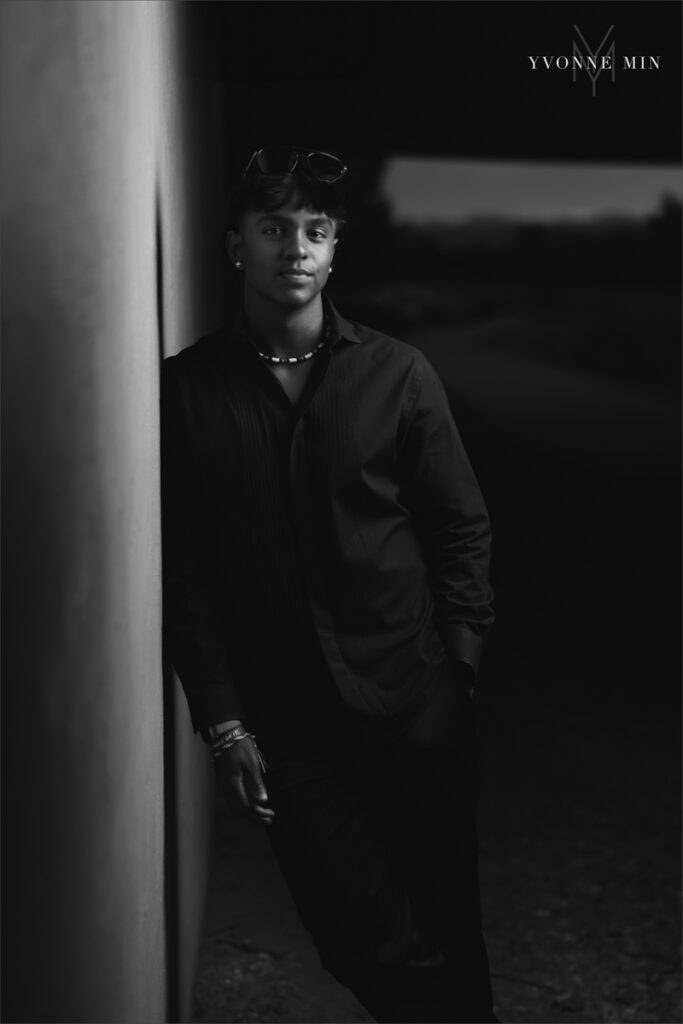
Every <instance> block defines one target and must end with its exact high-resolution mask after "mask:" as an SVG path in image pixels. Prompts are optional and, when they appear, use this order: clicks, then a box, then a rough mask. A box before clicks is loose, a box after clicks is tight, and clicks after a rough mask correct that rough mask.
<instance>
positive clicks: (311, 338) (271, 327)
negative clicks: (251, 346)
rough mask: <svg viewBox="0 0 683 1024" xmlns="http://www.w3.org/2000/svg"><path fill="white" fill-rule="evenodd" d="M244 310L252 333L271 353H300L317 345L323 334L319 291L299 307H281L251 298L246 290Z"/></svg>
mask: <svg viewBox="0 0 683 1024" xmlns="http://www.w3.org/2000/svg"><path fill="white" fill-rule="evenodd" d="M244 313H245V316H246V319H247V324H248V325H249V330H250V332H251V334H252V336H253V337H254V339H255V340H256V341H257V342H258V343H259V345H261V346H263V347H264V350H265V351H267V352H269V353H270V354H271V355H275V356H295V355H302V354H303V353H304V352H308V351H310V349H311V348H313V347H314V346H315V345H317V343H318V342H319V341H320V338H321V336H322V330H323V320H324V317H323V304H322V299H321V297H320V295H317V296H316V297H315V299H314V301H313V302H311V303H310V304H309V305H307V306H304V307H302V308H301V309H292V310H283V309H282V307H280V306H275V305H265V304H264V303H262V302H258V301H254V299H253V297H252V296H250V294H249V292H247V293H246V294H245V296H244Z"/></svg>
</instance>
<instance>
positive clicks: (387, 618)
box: [162, 149, 496, 1024]
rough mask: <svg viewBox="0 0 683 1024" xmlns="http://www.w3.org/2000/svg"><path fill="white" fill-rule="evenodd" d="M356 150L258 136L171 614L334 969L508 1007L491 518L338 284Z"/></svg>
mask: <svg viewBox="0 0 683 1024" xmlns="http://www.w3.org/2000/svg"><path fill="white" fill-rule="evenodd" d="M345 172H346V168H345V166H344V164H343V163H342V162H341V161H340V160H338V159H337V158H336V157H334V156H330V155H329V154H325V153H318V152H310V151H305V150H304V151H302V150H299V149H291V150H288V149H277V150H270V149H262V150H259V151H258V152H256V153H255V154H254V155H253V157H252V158H251V160H250V161H249V164H248V165H247V168H246V170H245V173H244V175H243V179H242V182H241V184H240V186H239V188H238V190H237V192H236V194H235V196H234V213H233V230H232V231H231V233H230V235H229V243H228V251H229V256H230V259H231V260H232V262H233V264H234V267H235V268H236V270H237V272H238V273H240V274H241V275H243V303H242V306H241V308H240V309H239V311H238V314H237V316H236V318H235V321H234V323H233V324H232V325H231V326H230V327H228V328H224V329H222V330H220V331H218V332H217V333H216V334H213V335H211V336H209V337H205V338H202V339H200V340H199V341H198V342H197V343H196V344H195V345H192V346H190V347H189V348H187V349H185V350H184V351H183V352H181V353H180V354H179V355H177V356H174V357H173V358H170V359H167V360H166V361H165V363H164V367H163V379H162V472H163V517H164V518H163V527H164V587H165V596H166V611H165V626H166V636H167V640H168V644H169V647H170V651H171V655H172V659H173V663H174V666H175V668H176V670H177V672H178V674H179V676H180V678H181V680H182V683H183V686H184V688H185V692H186V694H187V699H188V703H189V707H190V712H191V715H192V721H193V724H194V727H195V729H196V730H201V731H202V734H203V735H204V737H205V739H206V740H207V741H208V742H209V743H210V744H211V747H212V750H213V757H214V764H215V770H216V778H217V782H218V786H219V788H220V790H221V792H222V793H223V794H224V795H225V797H226V798H227V799H228V800H229V801H230V802H231V803H232V804H233V805H234V806H235V807H237V808H239V809H241V810H242V811H243V813H245V814H247V815H248V816H250V817H251V818H252V819H253V820H254V821H257V822H261V823H263V824H264V825H267V826H268V834H269V836H270V839H271V841H272V846H273V849H274V852H275V855H276V857H277V859H278V862H279V864H280V867H281V869H282V871H283V873H284V877H285V879H286V881H287V883H288V885H289V887H290V889H291V892H292V895H293V897H294V900H295V902H296V905H297V908H298V911H299V913H300V915H301V917H302V920H303V921H304V923H305V924H306V926H307V927H308V928H309V930H310V932H311V934H312V936H313V939H314V942H315V943H316V946H317V948H318V950H319V952H320V956H321V959H322V962H323V964H324V966H325V967H327V968H328V969H329V970H330V971H331V972H332V973H333V974H334V975H335V976H336V977H337V978H338V979H339V980H340V981H342V982H343V983H344V984H346V985H348V986H349V987H350V988H351V989H352V990H353V991H354V992H355V994H356V995H357V996H358V998H359V999H360V1000H361V1002H362V1003H363V1004H364V1005H365V1006H366V1007H367V1008H368V1010H369V1011H370V1013H371V1014H372V1015H373V1016H374V1017H375V1018H376V1019H377V1020H378V1021H391V1022H398V1021H406V1022H407V1021H432V1022H436V1021H449V1022H455V1021H467V1022H469V1024H473V1022H475V1021H494V1020H495V1019H496V1018H495V1017H494V1015H493V1010H492V1002H491V989H490V981H489V970H488V963H487V957H486V951H485V947H484V942H483V938H482V933H481V922H480V909H479V893H478V882H477V852H476V835H475V799H476V747H475V722H474V710H473V698H472V691H473V687H474V681H475V677H476V671H477V665H478V662H479V656H480V650H481V644H482V637H483V635H484V633H485V632H486V631H487V629H488V628H489V627H490V625H491V623H492V621H493V615H492V612H491V597H492V595H491V589H490V587H489V584H488V578H487V574H488V562H489V540H490V536H489V523H488V518H487V513H486V509H485V506H484V502H483V500H482V497H481V494H480V491H479V488H478V486H477V482H476V480H475V477H474V474H473V472H472V469H471V466H470V464H469V461H468V459H467V456H466V454H465V451H464V449H463V446H462V443H461V440H460V437H459V435H458V432H457V429H456V427H455V425H454V422H453V419H452V416H451V413H450V410H449V406H448V402H447V399H446V395H445V392H444V389H443V387H442V385H441V383H440V381H439V379H438V378H437V376H436V374H435V372H434V370H433V369H432V367H431V366H430V364H429V363H428V362H427V360H426V359H425V357H424V356H423V355H422V354H421V353H420V352H419V351H418V350H416V349H414V348H412V347H410V346H408V345H405V344H403V343H402V342H400V341H396V340H394V339H392V338H389V337H387V336H385V335H383V334H380V333H378V332H377V331H374V330H371V329H370V328H368V327H365V326H362V325H360V324H357V323H352V322H350V321H348V320H345V319H344V318H343V317H342V316H340V314H339V313H338V312H337V310H336V309H335V308H334V306H333V305H332V303H331V302H329V300H327V298H326V297H324V296H323V288H324V286H325V284H326V282H327V279H328V276H329V274H330V273H331V272H332V270H333V262H334V257H335V253H336V250H337V247H338V245H339V240H340V235H341V233H342V231H343V228H344V224H345V217H346V215H345V212H344V206H343V194H342V189H343V178H344V175H345ZM247 730H248V731H247Z"/></svg>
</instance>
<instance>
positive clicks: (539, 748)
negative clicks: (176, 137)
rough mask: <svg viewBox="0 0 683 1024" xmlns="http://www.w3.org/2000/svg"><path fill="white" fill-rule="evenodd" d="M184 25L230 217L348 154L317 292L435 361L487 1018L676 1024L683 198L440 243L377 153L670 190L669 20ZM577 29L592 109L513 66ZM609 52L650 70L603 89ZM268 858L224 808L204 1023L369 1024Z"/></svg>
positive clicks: (206, 8) (254, 7) (419, 15)
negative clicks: (308, 951) (459, 615)
mask: <svg viewBox="0 0 683 1024" xmlns="http://www.w3.org/2000/svg"><path fill="white" fill-rule="evenodd" d="M186 7H187V17H188V38H190V39H191V40H192V46H191V49H190V55H189V59H188V65H187V73H188V74H190V75H193V76H200V77H205V78H206V77H208V78H209V79H211V81H213V83H214V85H215V88H216V90H218V91H219V92H220V93H221V95H222V97H223V100H224V102H225V110H226V123H225V139H224V152H223V159H224V161H225V166H226V170H227V174H226V198H227V191H229V181H230V179H231V178H234V176H235V175H236V174H237V173H238V172H239V169H241V167H242V166H243V164H244V163H245V161H246V159H247V158H248V156H249V155H250V153H251V152H252V150H253V149H255V148H257V147H259V146H261V145H264V144H287V143H290V142H294V143H297V144H310V145H312V146H315V147H317V148H321V149H327V150H329V151H331V152H336V153H340V154H341V155H342V156H343V157H344V158H345V159H346V160H347V162H348V163H349V165H350V168H351V170H350V172H349V191H350V198H351V206H352V227H351V231H350V233H349V237H348V239H347V240H346V241H345V242H344V245H343V248H342V250H341V252H340V257H339V260H338V264H337V271H338V273H337V276H336V277H335V279H334V283H333V286H332V285H331V286H330V294H332V296H333V297H334V299H335V300H336V301H337V302H338V304H339V305H340V307H341V308H342V311H343V312H344V313H345V314H346V315H348V316H351V317H354V316H355V317H357V318H358V319H361V320H364V321H366V322H370V323H372V324H373V326H376V327H380V328H382V329H384V330H387V331H389V332H390V333H392V334H395V335H397V336H399V337H402V338H403V339H404V340H408V341H411V342H412V343H413V344H415V345H418V346H419V347H422V348H423V349H424V351H425V352H426V353H427V355H428V356H429V358H430V359H432V360H433V362H434V364H435V365H436V366H437V369H438V370H439V372H440V373H441V375H442V377H443V379H444V382H445V384H446V387H447V389H448V392H449V396H450V398H451V400H452V405H453V410H454V414H455V416H456V420H457V422H458V424H459V427H460V429H461V432H462V434H463V437H464V439H465V443H466V445H467V448H468V451H469V452H470V455H471V458H472V461H473V463H474V467H475V470H476V472H477V475H478V477H479V480H480V483H481V486H482V490H483V492H484V495H485V498H486V500H487V504H488V506H489V510H490V513H491V519H492V524H493V531H494V551H493V569H492V576H493V582H494V586H495V590H496V594H497V604H496V609H497V615H498V621H497V625H496V627H495V628H494V631H493V632H492V634H491V637H490V639H489V641H488V646H487V651H486V655H485V660H484V666H483V671H482V677H481V680H480V684H479V698H478V699H479V717H480V732H481V742H482V759H481V760H482V799H481V814H480V833H481V847H482V878H483V889H484V911H485V921H486V928H487V934H488V938H489V947H490V953H491V960H492V968H493V975H494V987H495V991H496V994H497V1005H498V1010H499V1016H500V1017H501V1019H503V1020H508V1021H539V1022H540V1021H550V1020H567V1021H586V1022H588V1021H622V1022H625V1021H660V1022H669V1021H678V1020H680V1019H681V1010H680V546H679V538H680V403H679V391H680V326H681V317H680V281H681V272H680V252H681V215H680V202H679V201H678V200H677V199H676V197H672V196H668V197H667V196H662V197H661V202H660V205H659V207H658V208H657V210H655V211H653V213H652V215H650V216H649V217H647V218H630V219H629V218H628V217H624V218H622V219H621V220H620V221H619V222H618V223H615V222H614V221H613V220H601V219H600V217H599V216H596V217H595V218H593V220H592V221H589V222H588V223H584V224H583V225H582V226H581V227H580V228H579V227H575V228H574V229H573V230H570V229H568V228H567V226H566V225H562V224H559V223H553V222H546V223H543V224H539V223H532V222H520V223H518V224H516V225H514V226H513V228H514V229H513V230H511V231H507V232H505V233H503V234H501V233H498V234H496V233H495V232H493V233H491V232H490V230H489V233H488V234H484V233H482V231H479V232H478V231H476V230H473V229H472V228H471V227H470V230H469V233H467V234H463V232H462V231H461V232H460V234H458V231H457V230H455V229H453V228H449V229H447V230H446V229H444V230H442V231H437V230H436V229H435V228H434V227H432V228H430V229H425V230H419V229H409V228H405V227H402V226H401V225H399V224H397V223H396V222H395V220H394V218H393V216H392V210H391V208H390V206H389V204H388V203H387V202H386V199H385V197H384V196H383V194H382V191H381V175H382V171H383V169H384V168H385V166H386V161H387V160H388V159H389V158H390V157H391V156H392V155H396V154H400V155H422V156H434V157H449V158H453V159H458V158H461V159H463V158H464V159H467V158H469V159H490V160H492V161H502V160H510V159H515V160H521V161H528V162H533V161H543V162H545V163H547V162H550V161H556V162H561V163H563V164H572V163H576V164H578V163H582V164H594V165H595V164H605V163H607V164H611V165H615V167H616V166H617V165H623V166H628V165H633V164H639V165H641V166H643V167H648V166H656V165H669V166H674V167H678V166H679V165H680V159H681V7H680V5H679V4H677V3H623V4H622V3H506V4H498V3H457V4H453V3H362V4H361V3H355V4H338V3H281V4H268V3H230V4H225V3H201V2H193V3H191V4H187V5H186ZM574 24H578V26H579V28H580V29H581V31H582V33H583V34H584V36H585V37H586V39H587V40H588V41H589V42H590V43H591V44H593V45H594V46H597V44H598V42H599V41H600V40H601V39H602V37H603V36H604V34H605V32H606V30H607V28H608V27H609V25H611V24H614V26H615V40H616V46H617V59H618V62H619V63H618V65H617V66H618V70H617V76H616V82H615V83H614V84H613V83H612V82H611V79H610V78H609V77H608V75H607V73H606V72H604V73H603V75H602V76H601V77H600V79H599V80H598V84H597V91H596V96H595V97H594V98H593V97H592V96H591V90H590V83H589V81H588V78H587V76H586V75H585V74H584V75H583V80H579V81H578V82H577V83H576V84H572V81H571V72H566V71H565V72H560V71H557V70H553V71H551V72H545V71H540V70H539V71H536V72H534V73H532V72H531V71H530V70H529V61H528V55H529V54H532V55H539V54H546V55H559V54H565V55H568V56H571V53H572V49H571V43H572V38H573V34H574V33H573V25H574ZM624 54H629V55H636V54H637V55H640V54H644V55H649V54H654V55H659V57H660V61H661V69H660V70H659V71H657V72H647V71H640V72H626V71H623V70H621V69H620V67H619V64H620V62H621V58H622V56H623V55H624ZM615 173H618V172H617V171H616V170H615ZM489 227H490V226H489ZM217 230H218V229H217ZM219 233H220V232H219ZM217 248H218V247H217ZM217 258H218V256H217ZM226 273H227V270H226ZM226 296H227V304H228V305H229V304H230V301H231V293H230V291H229V289H228V290H226ZM267 856H268V851H267V847H266V846H265V844H264V843H263V842H262V839H261V837H260V836H255V833H253V832H250V831H245V830H244V829H241V827H240V826H239V824H238V823H236V822H232V821H231V820H230V819H227V818H226V817H225V812H224V811H223V809H220V811H219V817H218V828H217V839H216V850H215V864H214V875H213V878H214V883H213V886H214V888H213V890H212V895H211V898H210V902H209V911H208V914H209V916H208V924H207V939H206V943H205V950H204V954H203V959H202V966H201V970H200V976H199V981H198V986H197V1006H196V1019H197V1020H209V1019H210V1020H226V1021H227V1020H264V1021H265V1020H299V1021H303V1020H311V1021H313V1020H339V1019H347V1020H350V1019H358V1020H361V1019H363V1017H362V1015H360V1016H357V1017H352V1016H349V1014H350V1013H352V1012H353V1011H352V1010H351V1009H350V1008H349V1005H347V1004H344V1005H343V1006H342V1005H341V1004H340V1003H339V1002H338V1000H339V999H340V998H341V997H340V996H339V994H338V990H337V989H334V991H333V989H332V988H329V989H325V988H324V986H323V988H320V985H321V982H320V981H319V977H318V974H317V973H316V969H315V966H314V965H313V966H310V967H309V966H306V965H307V964H309V961H308V960H306V957H305V956H304V954H303V953H301V949H303V948H304V946H305V943H306V938H305V936H304V935H303V933H301V934H299V933H298V932H297V931H296V926H295V925H294V924H291V922H290V923H286V924H285V925H282V920H283V919H282V917H280V918H278V920H279V921H280V924H279V925H278V924H277V923H273V922H272V918H273V910H272V908H273V906H280V903H279V902H278V901H282V900H284V903H283V904H282V905H284V906H286V896H283V895H282V893H281V891H280V889H279V888H278V886H279V884H280V883H279V881H278V879H277V875H276V874H275V873H273V872H271V870H270V868H269V867H267V866H266V867H264V866H263V864H264V863H265V861H264V860H263V858H267ZM236 880H239V884H238V882H237V881H236ZM264 891H265V892H266V893H269V894H270V897H269V898H264V896H263V893H264ZM228 892H229V899H228V897H227V895H226V893H228ZM221 893H222V894H223V897H222V898H223V902H224V903H225V901H226V900H227V903H225V906H224V907H223V909H221ZM250 894H251V895H250ZM250 900H251V902H250ZM245 901H246V902H245ZM275 916H277V915H275ZM285 916H286V915H285ZM240 921H241V924H240V925H239V927H241V928H242V929H243V931H244V929H248V930H250V932H249V934H251V935H252V939H249V937H247V939H246V940H244V939H243V937H242V938H240V937H239V935H238V934H237V932H236V931H235V929H236V928H237V927H238V925H237V924H236V922H240ZM287 921H288V922H289V918H288V919H287ZM278 928H279V929H280V930H279V931H278ZM254 935H256V936H261V938H260V939H253V936H254ZM226 936H227V938H226ZM259 942H260V943H261V947H262V948H261V951H260V953H259V949H258V943H259ZM240 943H241V946H240ZM254 943H256V945H255V944H254ZM278 944H279V945H278ZM263 948H266V950H267V952H266V953H264V952H263ZM259 957H260V959H259ZM264 957H265V959H264ZM302 957H303V960H302ZM269 958H270V959H269ZM302 963H303V964H304V966H303V967H302V966H301V965H302ZM310 963H311V964H313V961H310ZM228 965H229V966H228ZM231 971H232V972H233V973H232V974H231V973H230V972H231ZM226 972H227V974H226ZM297 972H298V973H297ZM307 972H308V973H307ZM226 977H228V982H229V983H228V985H227V987H226V984H225V979H226ZM230 979H232V980H230ZM335 1000H337V1002H335ZM355 1012H358V1011H357V1009H356V1011H355ZM335 1013H336V1014H337V1016H335ZM339 1014H342V1016H339ZM343 1014H346V1016H343Z"/></svg>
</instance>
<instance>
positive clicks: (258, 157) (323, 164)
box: [242, 146, 347, 185]
mask: <svg viewBox="0 0 683 1024" xmlns="http://www.w3.org/2000/svg"><path fill="white" fill-rule="evenodd" d="M301 164H303V166H304V167H306V168H307V169H308V171H309V173H310V175H311V177H313V178H314V179H315V180H316V181H320V182H322V183H323V184H325V185H333V184H334V183H335V182H336V181H341V179H342V178H343V177H344V175H345V174H346V171H347V167H346V164H345V163H343V162H342V161H341V160H340V159H339V157H337V156H332V154H331V153H321V152H320V151H319V150H317V149H310V150H309V149H297V148H296V147H294V146H265V147H264V148H263V149H257V150H256V152H254V153H252V154H251V156H250V157H249V163H248V164H247V166H246V167H245V168H244V173H243V174H242V181H244V179H245V178H247V177H249V175H252V174H282V175H284V174H293V173H294V171H295V170H296V168H297V167H298V166H299V165H301Z"/></svg>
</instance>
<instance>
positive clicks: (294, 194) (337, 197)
mask: <svg viewBox="0 0 683 1024" xmlns="http://www.w3.org/2000/svg"><path fill="white" fill-rule="evenodd" d="M290 202H294V203H295V204H296V208H297V209H309V210H312V211H313V212H314V213H321V214H325V215H326V216H327V217H330V219H331V220H333V221H334V222H335V227H336V234H337V237H339V236H340V235H341V233H342V232H343V230H344V228H345V227H346V224H347V221H348V214H347V210H346V200H345V194H344V188H343V185H342V184H341V183H340V182H335V183H333V184H331V185H329V184H325V183H324V182H320V181H316V180H315V179H314V178H312V177H310V175H308V174H306V173H303V172H299V170H298V169H297V170H295V171H294V173H292V174H286V175H281V174H253V175H249V176H248V177H247V178H245V179H244V180H243V181H241V182H240V183H239V184H238V185H237V187H236V188H235V190H234V192H233V193H232V196H231V197H230V204H229V211H228V215H229V222H228V226H229V228H231V229H232V230H233V231H239V226H240V221H241V219H242V216H243V215H244V214H245V213H247V212H248V211H249V212H258V213H261V212H263V213H274V212H275V210H279V209H280V208H281V207H283V206H287V205H288V203H290Z"/></svg>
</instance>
